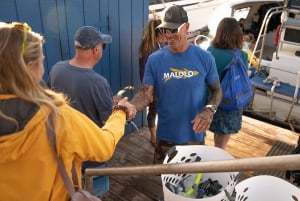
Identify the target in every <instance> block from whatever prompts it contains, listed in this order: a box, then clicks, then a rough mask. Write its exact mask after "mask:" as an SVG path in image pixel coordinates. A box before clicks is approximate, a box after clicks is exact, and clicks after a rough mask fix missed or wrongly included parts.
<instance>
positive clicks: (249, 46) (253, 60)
mask: <svg viewBox="0 0 300 201" xmlns="http://www.w3.org/2000/svg"><path fill="white" fill-rule="evenodd" d="M255 43H256V41H255V38H254V35H253V34H251V33H249V34H246V35H243V51H244V52H246V54H247V56H248V60H247V61H248V63H249V64H250V68H249V70H250V71H251V72H252V73H253V74H254V72H255V71H258V68H259V59H258V58H257V57H256V56H255V55H254V54H253V50H254V47H255Z"/></svg>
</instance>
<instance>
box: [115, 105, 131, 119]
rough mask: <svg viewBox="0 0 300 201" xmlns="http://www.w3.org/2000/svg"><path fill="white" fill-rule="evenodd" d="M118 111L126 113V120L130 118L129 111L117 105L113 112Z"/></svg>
mask: <svg viewBox="0 0 300 201" xmlns="http://www.w3.org/2000/svg"><path fill="white" fill-rule="evenodd" d="M116 110H122V111H123V112H125V114H126V120H127V119H128V118H129V111H128V108H127V107H125V106H123V105H118V104H117V105H115V106H114V107H113V111H116Z"/></svg>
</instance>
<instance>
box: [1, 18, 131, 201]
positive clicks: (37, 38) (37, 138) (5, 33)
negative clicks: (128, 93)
mask: <svg viewBox="0 0 300 201" xmlns="http://www.w3.org/2000/svg"><path fill="white" fill-rule="evenodd" d="M43 42H44V39H43V37H42V36H41V35H40V34H38V33H35V32H33V31H31V28H30V27H29V26H28V25H27V24H26V23H0V155H1V157H0V180H1V182H0V189H1V200H10V201H14V200H31V201H41V200H53V201H54V200H68V199H69V198H70V196H69V195H68V191H67V189H66V188H65V186H64V182H63V179H62V177H61V175H60V172H59V170H58V166H57V161H56V160H55V157H54V152H53V150H52V147H51V146H50V143H49V141H48V137H47V128H46V122H47V120H48V117H49V115H50V114H51V116H52V117H53V118H52V119H51V120H52V122H53V125H52V126H53V129H54V131H55V135H56V136H55V137H56V138H55V143H56V147H57V153H58V156H59V158H60V160H61V161H62V163H63V165H64V168H65V169H66V171H67V174H68V176H69V178H72V172H71V169H72V167H75V169H76V172H77V175H78V180H81V171H80V170H81V163H82V162H83V161H87V160H93V161H99V162H101V161H107V160H108V159H109V158H110V157H111V156H112V154H113V153H114V150H115V147H116V145H117V143H118V141H119V140H120V139H121V137H122V136H123V134H124V127H125V124H126V117H127V119H131V118H133V117H134V116H135V113H136V111H135V108H134V107H133V106H132V105H130V104H129V103H128V102H127V100H126V98H124V99H123V100H121V101H120V102H119V103H118V105H117V107H116V108H115V110H114V112H113V114H112V115H111V116H110V118H109V119H108V120H107V122H106V124H105V126H104V127H103V128H99V127H98V126H97V125H96V124H95V123H93V122H92V121H91V120H90V119H89V118H88V117H86V116H85V115H83V114H82V113H80V112H78V111H77V110H75V109H73V108H72V107H70V106H69V104H68V103H67V101H66V100H65V97H64V96H63V95H62V94H58V93H55V92H53V91H51V90H49V89H46V88H43V87H42V86H41V85H40V81H41V79H42V76H43V74H44V66H43V59H44V56H43ZM78 185H79V188H81V182H80V183H79V184H78Z"/></svg>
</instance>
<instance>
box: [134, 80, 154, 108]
mask: <svg viewBox="0 0 300 201" xmlns="http://www.w3.org/2000/svg"><path fill="white" fill-rule="evenodd" d="M152 96H153V87H151V86H149V85H143V86H142V87H141V89H140V91H139V92H138V93H137V94H136V95H135V96H134V97H133V98H132V100H131V101H130V103H131V104H133V105H134V106H135V107H136V110H137V111H141V110H142V109H144V108H145V107H146V106H147V105H149V103H150V102H151V101H152Z"/></svg>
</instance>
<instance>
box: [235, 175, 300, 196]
mask: <svg viewBox="0 0 300 201" xmlns="http://www.w3.org/2000/svg"><path fill="white" fill-rule="evenodd" d="M235 191H236V197H235V200H236V201H244V200H247V201H299V200H300V189H299V188H298V187H296V186H295V185H293V184H291V183H289V182H287V181H285V180H283V179H280V178H278V177H274V176H270V175H259V176H255V177H251V178H248V179H245V180H244V181H242V182H240V183H238V184H237V185H236V188H235Z"/></svg>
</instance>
